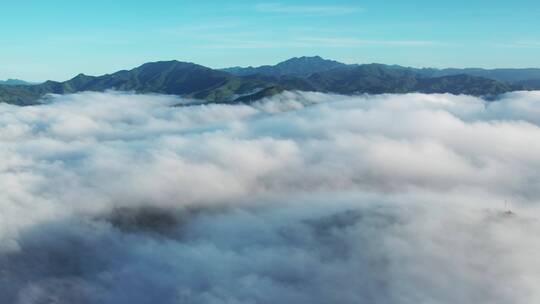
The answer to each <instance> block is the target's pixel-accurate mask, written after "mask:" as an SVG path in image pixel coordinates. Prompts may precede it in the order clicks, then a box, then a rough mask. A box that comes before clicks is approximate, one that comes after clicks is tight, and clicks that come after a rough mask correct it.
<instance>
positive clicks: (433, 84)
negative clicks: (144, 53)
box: [0, 57, 540, 105]
mask: <svg viewBox="0 0 540 304" xmlns="http://www.w3.org/2000/svg"><path fill="white" fill-rule="evenodd" d="M254 69H258V70H257V71H259V72H257V73H255V74H250V73H248V72H247V71H243V72H242V71H239V70H236V71H233V70H231V69H228V71H229V72H227V71H224V70H214V69H211V68H207V67H204V66H201V65H197V64H193V63H187V62H179V61H160V62H152V63H146V64H143V65H141V66H139V67H136V68H134V69H132V70H123V71H118V72H115V73H113V74H107V75H102V76H87V75H84V74H79V75H77V76H76V77H74V78H72V79H70V80H68V81H64V82H55V81H46V82H44V83H42V84H38V85H9V86H8V85H0V102H6V103H12V104H18V105H29V104H34V103H38V102H39V99H40V98H42V97H43V96H45V95H46V94H49V93H53V94H66V93H76V92H82V91H100V92H101V91H107V90H118V91H131V92H136V93H159V94H171V95H178V96H183V97H186V98H194V99H199V100H203V101H205V102H220V103H232V102H252V101H255V100H258V99H261V98H264V97H268V96H272V95H274V94H277V93H280V92H282V91H284V90H299V91H317V92H331V93H340V94H360V93H370V94H381V93H407V92H426V93H452V94H471V95H476V96H487V97H492V96H496V95H498V94H501V93H504V92H508V91H512V90H521V89H534V88H537V86H538V85H539V84H540V81H539V80H535V79H527V78H526V77H525V76H523V75H525V74H527V73H528V74H527V75H533V76H534V75H535V74H534V70H533V71H526V72H523V73H525V74H520V75H521V76H519V77H522V78H523V77H524V80H519V81H517V80H516V81H515V82H503V81H498V80H496V79H490V78H488V77H481V76H476V75H469V74H466V73H461V74H452V73H450V72H449V71H446V72H443V71H444V70H433V69H413V68H406V67H401V66H391V65H383V64H365V65H345V64H342V63H339V62H335V61H330V60H325V59H322V58H320V57H301V58H293V59H291V60H288V61H286V62H283V63H281V64H278V65H276V66H274V67H261V68H254ZM452 71H454V70H452ZM474 71H477V70H476V69H474ZM231 72H232V73H231ZM454 72H456V73H457V71H454ZM475 73H479V72H478V71H477V72H475ZM493 73H495V72H493ZM513 73H514V74H515V73H517V72H515V71H513ZM518 74H519V73H518ZM508 77H510V76H508ZM513 77H514V78H513V79H518V76H516V75H514V76H513ZM519 79H521V78H519Z"/></svg>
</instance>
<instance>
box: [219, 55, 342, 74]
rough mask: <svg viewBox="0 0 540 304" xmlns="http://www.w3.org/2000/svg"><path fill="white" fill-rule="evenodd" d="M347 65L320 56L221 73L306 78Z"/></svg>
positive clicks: (239, 68)
mask: <svg viewBox="0 0 540 304" xmlns="http://www.w3.org/2000/svg"><path fill="white" fill-rule="evenodd" d="M346 66H347V65H346V64H344V63H341V62H337V61H334V60H328V59H323V58H321V57H320V56H314V57H305V56H304V57H295V58H291V59H289V60H286V61H283V62H280V63H278V64H276V65H263V66H260V67H247V68H241V67H233V68H225V69H222V71H225V72H228V73H231V74H234V75H238V76H246V75H255V74H262V75H268V76H285V75H289V76H308V75H310V74H312V73H316V72H324V71H328V70H332V69H335V68H343V67H346Z"/></svg>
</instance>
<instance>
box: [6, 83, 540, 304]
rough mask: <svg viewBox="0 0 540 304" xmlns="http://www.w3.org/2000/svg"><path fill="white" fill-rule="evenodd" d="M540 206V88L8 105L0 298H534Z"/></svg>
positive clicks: (107, 98) (134, 301) (539, 295)
mask: <svg viewBox="0 0 540 304" xmlns="http://www.w3.org/2000/svg"><path fill="white" fill-rule="evenodd" d="M539 203H540V92H515V93H509V94H506V95H503V96H501V98H500V99H499V100H497V101H495V102H486V101H484V100H482V99H479V98H476V97H471V96H454V95H445V94H441V95H425V94H405V95H378V96H369V95H365V96H355V97H350V96H340V95H329V94H319V93H298V92H286V93H283V94H282V95H279V96H275V97H272V98H269V99H265V100H262V101H260V102H257V103H255V104H253V105H193V104H192V103H190V101H186V100H183V99H181V98H177V97H171V96H161V95H134V94H127V93H116V92H109V93H81V94H74V95H65V96H54V97H52V98H49V99H48V100H47V103H46V104H43V105H39V106H31V107H17V106H12V105H7V104H0V303H14V304H33V303H36V304H37V303H59V304H60V303H62V304H64V303H66V304H68V303H69V304H73V303H75V304H78V303H111V304H113V303H115V304H124V303H126V304H127V303H130V304H138V303H211V304H213V303H231V304H233V303H234V304H244V303H246V304H247V303H310V304H311V303H321V304H323V303H324V304H326V303H345V304H346V303H378V304H385V303H388V304H394V303H396V304H397V303H400V304H401V303H403V304H409V303H410V304H413V303H414V304H417V303H448V304H450V303H493V304H497V303H501V304H502V303H505V304H507V303H515V304H520V303H539V302H540V289H539V288H538V286H540V260H539V258H538V257H539V256H540V222H539V221H538V220H539V218H540V209H539ZM508 209H512V212H511V213H510V212H506V211H507V210H508Z"/></svg>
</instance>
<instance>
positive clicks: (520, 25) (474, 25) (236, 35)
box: [0, 0, 540, 81]
mask: <svg viewBox="0 0 540 304" xmlns="http://www.w3.org/2000/svg"><path fill="white" fill-rule="evenodd" d="M539 20H540V1H539V0H514V1H502V0H454V1H443V0H431V1H427V0H411V1H406V0H399V1H398V0H388V1H381V0H365V1H350V0H349V1H347V0H342V1H340V0H336V1H316V0H315V1H307V0H298V1H264V0H262V1H256V0H250V1H247V0H246V1H244V0H239V1H225V0H220V1H208V0H198V1H183V0H159V1H146V0H144V1H138V0H129V1H128V0H84V1H83V0H47V1H44V0H26V1H22V0H21V1H7V0H6V1H2V2H1V3H0V79H5V78H8V77H13V78H22V79H26V80H32V81H41V80H45V79H54V80H65V79H68V78H71V77H73V76H74V75H76V74H78V73H81V72H82V73H85V74H90V75H97V74H103V73H107V72H113V71H116V70H119V69H126V68H132V67H134V66H137V65H139V64H141V63H144V62H148V61H155V60H169V59H177V60H182V61H191V62H196V63H199V64H203V65H206V66H210V67H216V68H219V67H227V66H235V65H242V66H247V65H261V64H274V63H277V62H279V61H282V60H284V59H287V58H290V57H293V56H302V55H321V56H323V57H327V58H332V59H336V60H340V61H343V62H348V63H368V62H381V63H388V64H401V65H408V66H417V67H423V66H432V67H465V66H477V67H488V68H489V67H540V21H539Z"/></svg>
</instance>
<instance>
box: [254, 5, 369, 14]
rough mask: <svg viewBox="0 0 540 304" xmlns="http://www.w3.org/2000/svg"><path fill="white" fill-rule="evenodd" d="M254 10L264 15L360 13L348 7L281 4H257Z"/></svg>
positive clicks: (355, 8) (357, 9)
mask: <svg viewBox="0 0 540 304" xmlns="http://www.w3.org/2000/svg"><path fill="white" fill-rule="evenodd" d="M255 10H256V11H259V12H264V13H279V14H307V15H345V14H352V13H357V12H362V11H363V10H364V9H363V8H361V7H356V6H350V5H287V4H282V3H277V2H276V3H259V4H257V5H255Z"/></svg>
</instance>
